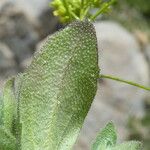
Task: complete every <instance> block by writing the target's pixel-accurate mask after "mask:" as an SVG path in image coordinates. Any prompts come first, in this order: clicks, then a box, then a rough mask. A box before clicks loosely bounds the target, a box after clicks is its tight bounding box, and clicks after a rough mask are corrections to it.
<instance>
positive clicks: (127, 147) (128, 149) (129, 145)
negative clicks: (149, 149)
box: [112, 141, 142, 150]
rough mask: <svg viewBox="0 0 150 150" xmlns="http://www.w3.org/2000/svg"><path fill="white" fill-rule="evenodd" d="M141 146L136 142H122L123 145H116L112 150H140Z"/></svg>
mask: <svg viewBox="0 0 150 150" xmlns="http://www.w3.org/2000/svg"><path fill="white" fill-rule="evenodd" d="M141 149H142V144H141V143H140V142H137V141H130V142H124V143H123V144H120V145H117V146H115V147H114V148H112V150H141Z"/></svg>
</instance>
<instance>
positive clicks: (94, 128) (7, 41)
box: [0, 0, 150, 150]
mask: <svg viewBox="0 0 150 150" xmlns="http://www.w3.org/2000/svg"><path fill="white" fill-rule="evenodd" d="M49 2H50V0H0V94H2V87H3V85H4V83H5V81H6V79H8V78H9V77H11V76H14V75H16V74H17V73H19V72H23V71H24V69H25V68H26V67H27V66H28V65H29V64H30V63H31V61H32V56H33V53H34V52H35V51H36V50H38V49H39V47H40V45H41V43H42V41H43V40H44V39H45V38H46V37H47V36H48V35H49V34H52V33H54V32H55V31H57V30H59V29H60V28H61V27H62V25H61V24H60V23H59V21H58V19H57V18H55V17H53V15H52V10H51V9H50V7H49ZM95 28H96V33H97V38H98V48H99V65H100V68H101V73H103V74H112V75H116V76H119V77H122V78H124V79H129V80H133V81H135V82H138V83H141V84H144V85H147V86H150V1H149V0H123V1H122V0H118V2H117V3H116V4H114V6H113V9H112V11H111V12H110V13H109V14H107V15H104V16H102V17H100V18H99V19H98V21H97V22H95ZM109 121H113V122H114V123H115V125H116V128H117V131H118V140H119V142H121V141H123V140H129V139H130V140H131V139H134V140H140V141H142V142H143V143H144V150H150V93H149V92H146V91H143V90H141V89H138V88H136V87H132V86H130V85H124V84H120V83H117V82H114V81H110V80H99V83H98V91H97V95H96V97H95V100H94V102H93V105H92V108H91V110H90V112H89V114H88V116H87V118H86V120H85V123H84V127H83V129H82V131H81V134H80V136H79V138H78V140H77V143H76V145H75V147H74V149H75V150H88V149H89V148H90V143H91V142H92V140H93V138H94V137H95V136H96V134H97V132H98V131H99V130H100V129H101V128H102V127H103V126H105V124H106V123H107V122H109Z"/></svg>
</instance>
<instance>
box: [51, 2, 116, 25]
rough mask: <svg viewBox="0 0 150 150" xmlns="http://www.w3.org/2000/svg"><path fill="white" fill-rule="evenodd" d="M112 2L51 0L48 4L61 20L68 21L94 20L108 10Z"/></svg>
mask: <svg viewBox="0 0 150 150" xmlns="http://www.w3.org/2000/svg"><path fill="white" fill-rule="evenodd" d="M113 2H114V0H108V1H105V0H53V1H52V2H51V3H50V6H51V7H53V8H54V15H55V16H59V18H60V21H61V22H63V23H68V22H71V21H73V20H81V21H82V20H84V19H89V20H95V19H96V17H97V16H99V15H100V14H102V13H105V12H108V11H109V9H110V5H111V4H112V3H113ZM95 12H96V13H95Z"/></svg>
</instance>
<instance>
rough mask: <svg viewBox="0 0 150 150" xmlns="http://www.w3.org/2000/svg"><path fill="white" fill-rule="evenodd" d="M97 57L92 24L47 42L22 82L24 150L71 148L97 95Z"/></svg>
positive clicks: (77, 24) (68, 29)
mask: <svg viewBox="0 0 150 150" xmlns="http://www.w3.org/2000/svg"><path fill="white" fill-rule="evenodd" d="M97 57H98V55H97V41H96V34H95V30H94V27H93V25H92V24H91V23H90V22H88V21H84V22H75V23H73V24H71V25H69V26H68V27H66V28H65V29H64V30H62V31H60V32H58V33H56V34H54V35H52V36H50V37H48V39H47V41H46V42H45V44H44V45H43V47H42V49H41V50H40V51H39V52H37V54H36V55H35V57H34V59H33V62H32V64H31V66H30V67H29V68H28V69H27V70H26V72H25V73H24V75H23V76H22V77H20V81H21V82H22V84H21V89H20V92H19V97H18V100H19V103H20V104H19V110H20V114H19V116H20V123H21V125H22V132H21V146H22V150H58V149H59V150H68V149H71V147H72V145H73V144H74V142H75V140H76V138H77V136H78V133H79V131H80V129H81V127H82V124H83V121H84V119H85V117H86V115H87V112H88V110H89V108H90V106H91V103H92V101H93V98H94V96H95V93H96V89H97V78H98V74H99V69H98V58H97Z"/></svg>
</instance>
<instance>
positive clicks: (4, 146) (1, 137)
mask: <svg viewBox="0 0 150 150" xmlns="http://www.w3.org/2000/svg"><path fill="white" fill-rule="evenodd" d="M0 150H16V139H15V137H14V136H13V135H12V134H11V133H10V131H9V130H7V129H6V128H4V127H3V126H0Z"/></svg>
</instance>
